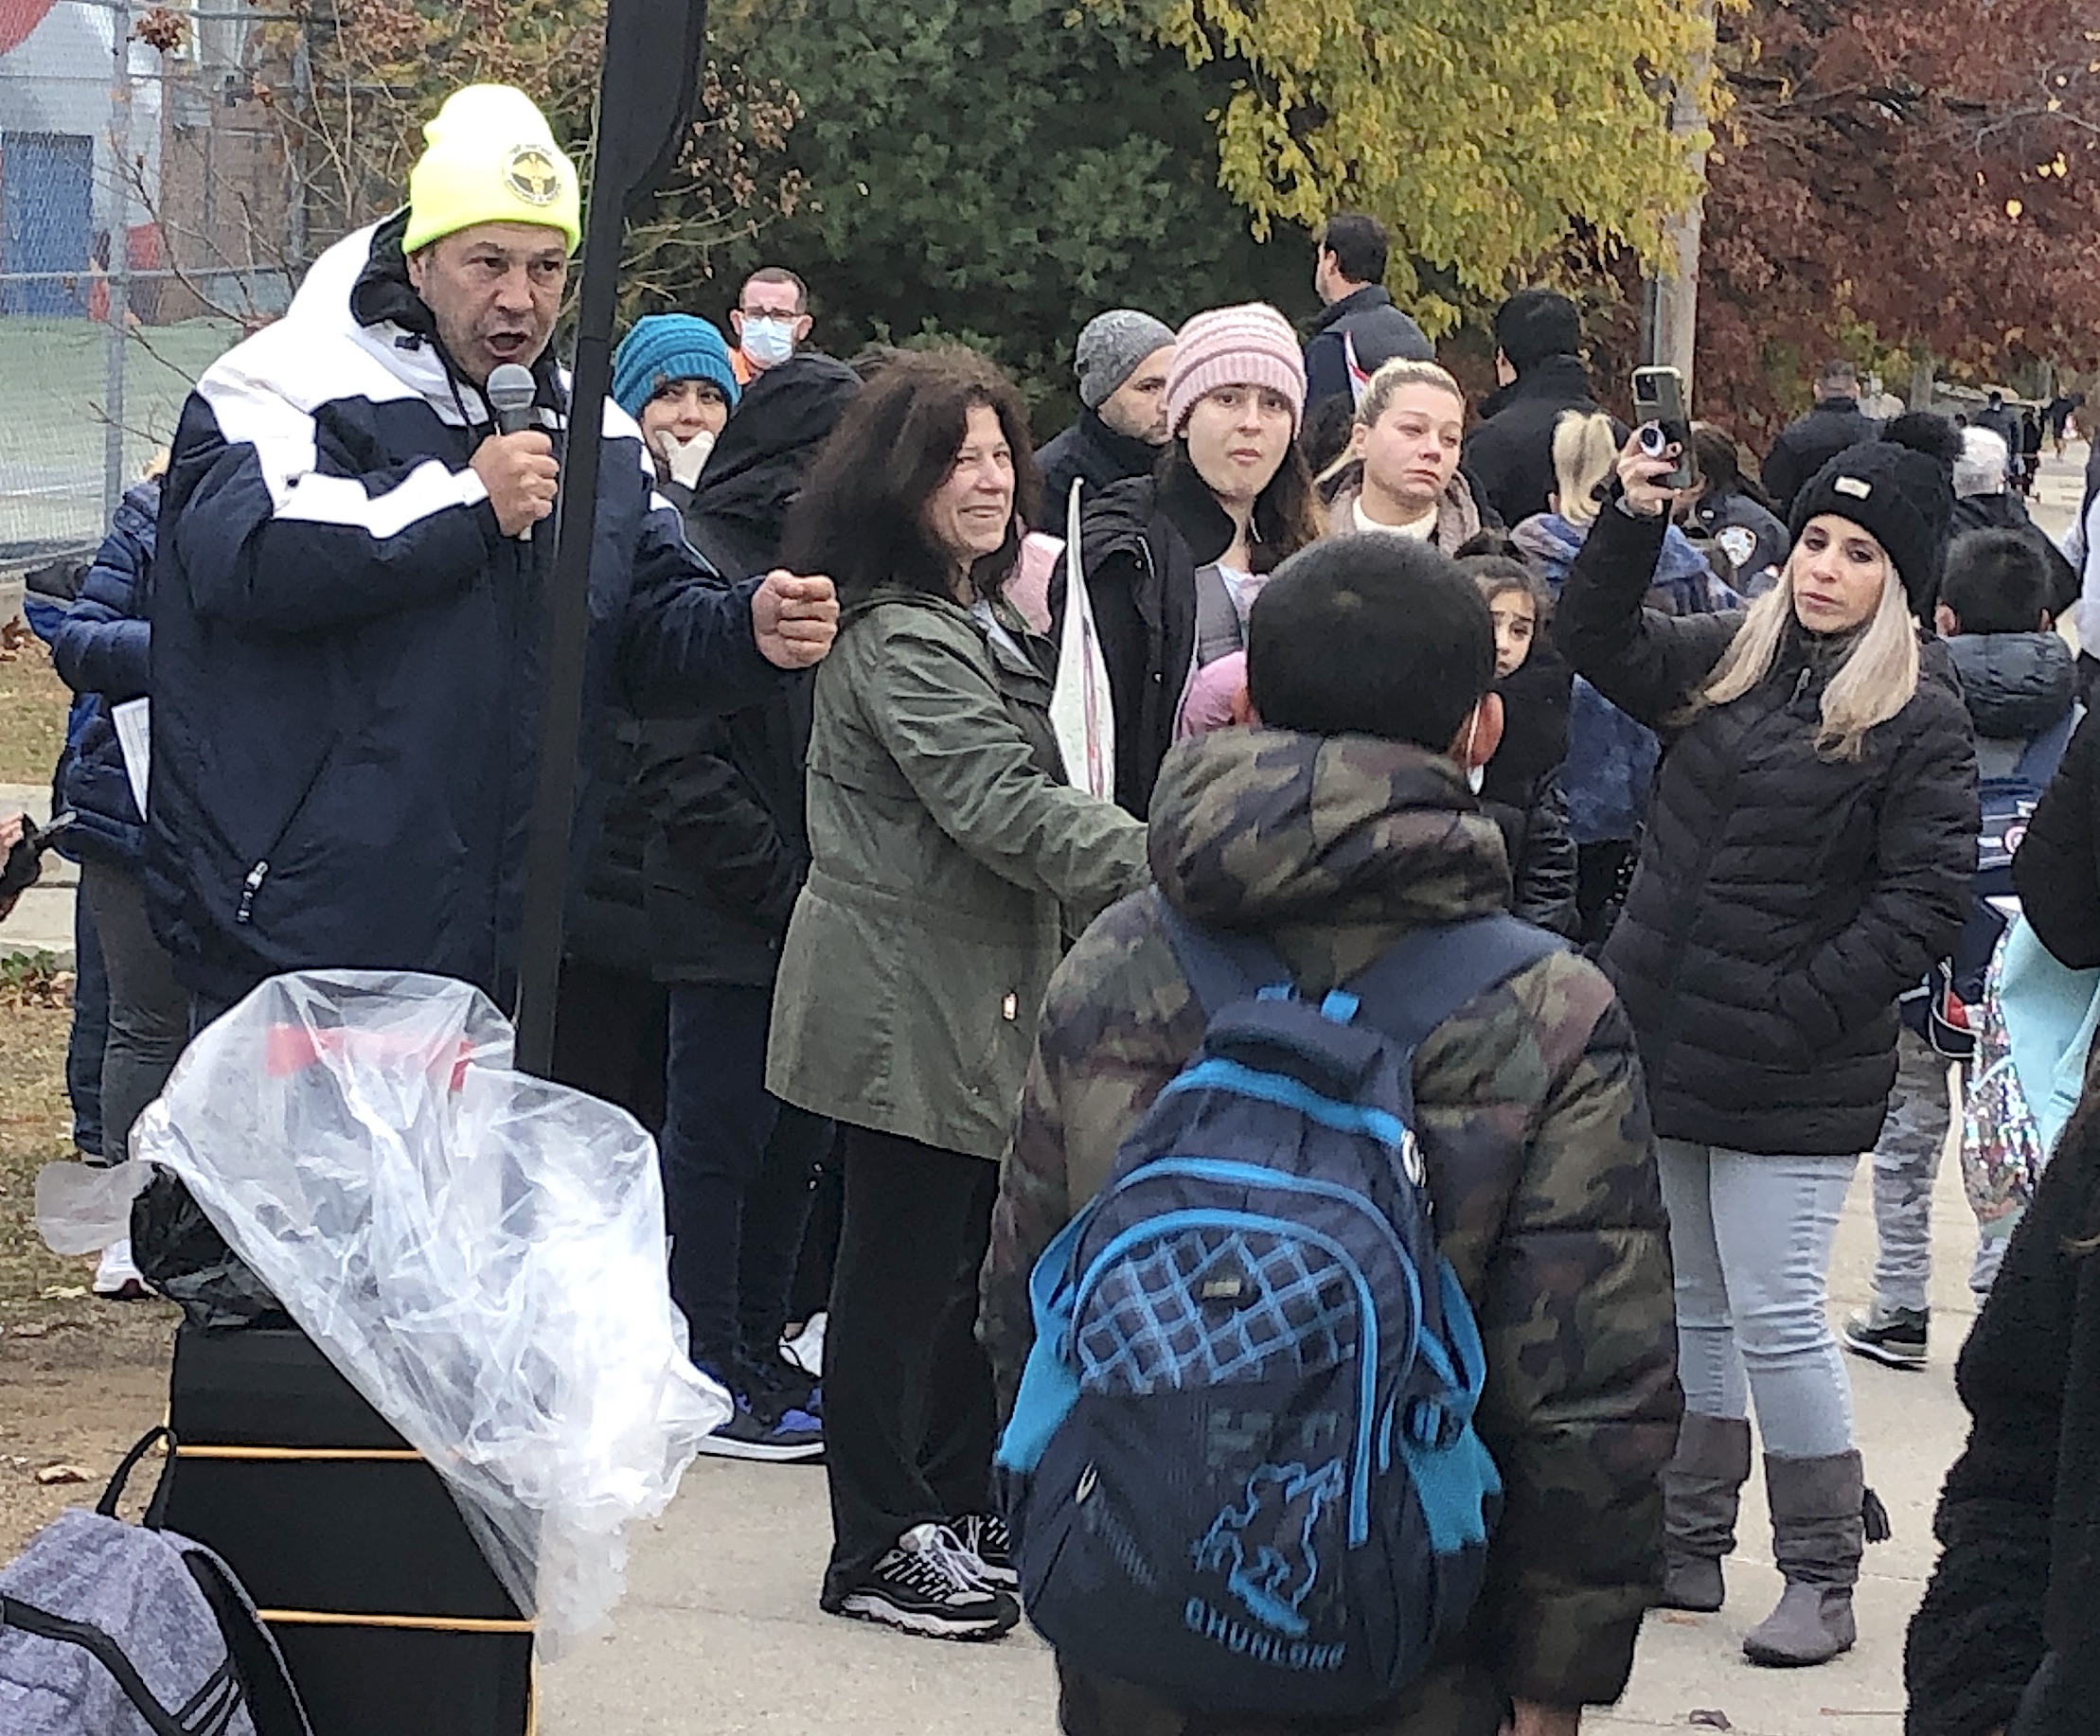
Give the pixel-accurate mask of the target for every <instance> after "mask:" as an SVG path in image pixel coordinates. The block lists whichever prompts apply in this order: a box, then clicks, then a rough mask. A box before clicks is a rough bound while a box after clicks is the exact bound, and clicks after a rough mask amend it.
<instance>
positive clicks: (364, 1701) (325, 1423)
mask: <svg viewBox="0 0 2100 1736" xmlns="http://www.w3.org/2000/svg"><path fill="white" fill-rule="evenodd" d="M169 1425H170V1426H171V1427H172V1428H173V1430H174V1433H175V1439H176V1442H177V1446H176V1451H175V1458H174V1461H173V1462H172V1463H171V1464H170V1465H169V1467H168V1475H167V1479H166V1481H165V1482H164V1484H163V1487H162V1494H161V1497H160V1502H161V1511H160V1513H159V1515H158V1517H159V1519H160V1522H161V1523H162V1524H164V1525H165V1526H166V1527H167V1528H168V1529H169V1530H170V1531H174V1532H181V1533H182V1534H183V1535H185V1536H187V1537H194V1538H195V1539H196V1540H197V1541H198V1542H200V1543H203V1544H206V1545H208V1546H209V1547H210V1548H212V1549H213V1550H217V1551H218V1552H219V1553H220V1554H221V1555H222V1556H223V1557H225V1559H226V1561H227V1563H228V1564H229V1565H230V1566H231V1567H232V1568H233V1569H234V1571H235V1572H236V1573H237V1574H238V1575H239V1576H240V1582H241V1584H242V1585H244V1586H246V1587H247V1591H248V1595H249V1596H250V1597H251V1598H253V1599H254V1600H255V1603H256V1606H257V1608H258V1609H259V1610H260V1611H261V1612H262V1618H263V1620H264V1621H266V1622H268V1623H269V1626H270V1631H271V1632H272V1633H273V1634H274V1635H275V1636H276V1641H277V1644H278V1646H279V1647H280V1648H281V1649H282V1650H283V1653H284V1657H285V1662H286V1664H287V1665H288V1666H289V1667H290V1669H291V1672H292V1679H293V1680H294V1682H295V1683H296V1684H297V1685H298V1689H299V1692H300V1695H301V1697H302V1698H303V1699H304V1700H305V1702H306V1708H307V1714H308V1716H309V1717H310V1718H311V1721H312V1724H313V1731H314V1736H526V1733H527V1732H529V1731H530V1729H531V1727H532V1626H531V1623H530V1622H529V1621H526V1620H525V1619H524V1618H523V1617H522V1616H521V1615H520V1613H519V1611H518V1607H517V1605H516V1603H513V1602H512V1600H511V1598H510V1596H509V1594H508V1593H507V1592H506V1591H505V1590H504V1588H503V1586H502V1585H501V1584H499V1583H498V1581H497V1579H496V1576H495V1574H494V1573H493V1572H492V1571H491V1570H490V1569H489V1564H488V1562H487V1560H486V1559H485V1558H484V1556H483V1555H482V1552H481V1548H480V1546H479V1545H478V1544H477V1543H476V1542H475V1541H474V1538H473V1535H472V1532H469V1531H468V1529H467V1524H466V1521H465V1520H464V1519H463V1518H462V1517H461V1516H460V1514H459V1509H458V1508H457V1507H456V1506H455V1505H454V1502H453V1498H452V1497H451V1495H450V1494H449V1493H448V1492H447V1490H446V1488H445V1485H444V1482H443V1481H442V1479H440V1478H439V1477H438V1475H437V1473H436V1471H435V1470H433V1469H432V1468H431V1466H430V1465H429V1463H427V1462H426V1461H424V1460H423V1459H422V1458H420V1457H419V1456H418V1454H417V1453H416V1452H415V1450H414V1449H413V1448H411V1447H410V1446H409V1444H408V1443H407V1442H406V1441H404V1440H402V1439H401V1437H400V1435H399V1434H397V1433H396V1432H395V1431H394V1430H393V1428H392V1427H390V1426H388V1425H387V1423H386V1421H385V1419H384V1418H383V1417H382V1416H381V1415H380V1414H379V1412H378V1411H376V1410H374V1409H373V1408H372V1407H371V1406H370V1405H368V1404H366V1403H365V1400H364V1398H363V1397H361V1396H360V1395H359V1393H358V1392H357V1391H356V1389H355V1388H353V1387H352V1386H351V1385H350V1384H349V1382H348V1381H347V1380H345V1379H344V1378H343V1376H342V1375H341V1374H339V1373H336V1371H335V1368H334V1366H333V1365H332V1364H331V1363H329V1359H328V1358H327V1357H326V1356H325V1355H322V1354H321V1352H320V1350H319V1349H318V1348H317V1347H316V1346H315V1345H314V1343H313V1342H312V1340H311V1339H310V1338H308V1337H306V1336H305V1334H303V1333H300V1332H295V1331H270V1330H255V1329H248V1330H237V1331H229V1332H205V1331H201V1330H199V1329H197V1328H195V1327H193V1326H189V1325H187V1324H186V1325H185V1326H183V1327H182V1328H181V1330H180V1331H179V1332H178V1333H177V1334H176V1337H175V1360H174V1372H173V1374H172V1377H171V1380H170V1386H169Z"/></svg>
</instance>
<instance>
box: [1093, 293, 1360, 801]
mask: <svg viewBox="0 0 2100 1736" xmlns="http://www.w3.org/2000/svg"><path fill="white" fill-rule="evenodd" d="M1174 345H1175V347H1174V365H1173V367H1172V369H1171V370H1170V371H1169V372H1168V374H1167V377H1166V421H1167V426H1168V427H1169V428H1170V429H1172V430H1173V436H1174V437H1173V438H1172V439H1171V440H1170V441H1169V442H1168V443H1167V447H1166V452H1165V454H1164V455H1163V456H1162V457H1161V459H1160V463H1159V468H1158V469H1157V470H1155V471H1154V473H1153V474H1152V475H1151V476H1148V477H1141V478H1139V479H1137V480H1136V481H1133V482H1127V483H1120V484H1118V485H1116V486H1115V487H1112V488H1110V489H1107V490H1106V491H1104V492H1103V493H1101V494H1100V495H1098V496H1096V497H1095V498H1094V504H1093V505H1091V506H1090V507H1088V509H1087V511H1086V513H1085V517H1084V519H1083V521H1082V523H1081V528H1080V562H1081V565H1082V567H1083V568H1084V570H1085V573H1086V579H1087V593H1088V595H1089V597H1090V599H1091V600H1092V603H1093V606H1094V621H1095V625H1096V629H1097V631H1098V633H1099V635H1100V642H1101V649H1102V653H1103V657H1104V659H1105V661H1106V663H1107V664H1108V674H1109V687H1110V691H1111V693H1112V695H1113V697H1114V700H1115V758H1116V788H1115V794H1116V800H1117V801H1118V802H1120V803H1121V804H1122V805H1123V806H1125V807H1126V808H1128V809H1130V812H1132V813H1134V814H1138V815H1140V816H1142V815H1143V814H1144V813H1145V811H1146V809H1147V807H1148V806H1149V804H1150V801H1151V794H1152V785H1153V783H1154V782H1155V781H1156V780H1157V778H1158V776H1159V768H1160V761H1161V760H1162V759H1164V758H1165V757H1166V750H1167V748H1168V747H1169V746H1170V745H1171V743H1172V741H1173V739H1174V736H1175V734H1176V729H1177V725H1178V723H1179V722H1180V720H1181V717H1182V714H1183V707H1184V703H1185V701H1186V700H1187V697H1188V695H1189V693H1190V691H1191V690H1192V687H1193V684H1194V681H1195V677H1196V675H1197V673H1198V672H1199V671H1200V670H1201V669H1202V668H1203V667H1204V666H1205V665H1207V664H1212V663H1215V662H1216V661H1217V660H1218V659H1219V658H1220V657H1223V656H1226V655H1229V654H1230V653H1231V652H1234V651H1237V650H1239V649H1241V648H1242V647H1244V646H1245V644H1246V622H1247V611H1248V610H1249V609H1251V608H1252V607H1253V606H1254V600H1255V596H1256V594H1258V593H1259V592H1260V590H1261V586H1262V584H1263V582H1264V581H1265V580H1266V579H1267V577H1268V576H1269V575H1270V574H1271V573H1272V572H1274V571H1275V569H1276V568H1277V567H1278V566H1280V565H1281V564H1282V563H1283V562H1284V561H1285V560H1287V559H1289V558H1290V557H1291V556H1292V555H1294V554H1296V553H1297V552H1298V551H1299V550H1300V549H1301V548H1303V547H1305V546H1306V544H1307V543H1308V542H1311V541H1313V540H1315V539H1316V538H1318V536H1319V535H1320V532H1321V528H1322V525H1321V521H1320V509H1319V504H1318V501H1317V499H1316V498H1315V496H1314V493H1313V487H1312V475H1311V472H1310V471H1309V470H1308V469H1307V468H1306V462H1305V459H1304V457H1303V455H1302V454H1301V453H1300V452H1299V451H1298V444H1297V434H1298V427H1299V423H1300V421H1301V420H1302V419H1303V417H1304V416H1305V407H1306V372H1305V360H1304V356H1303V353H1302V352H1301V350H1300V349H1299V346H1298V337H1297V333H1296V332H1294V331H1293V330H1292V329H1291V328H1290V322H1289V321H1288V320H1286V319H1285V318H1284V316H1283V315H1282V314H1280V313H1278V312H1277V311H1276V310H1275V309H1273V308H1272V307H1268V306H1266V305H1265V304H1263V303H1260V302H1250V303H1248V304H1246V305H1244V306H1241V307H1233V308H1213V309H1212V310H1209V311H1208V312H1205V313H1199V314H1197V315H1196V316H1195V318H1193V319H1191V320H1190V321H1189V322H1188V323H1187V324H1186V325H1185V326H1183V328H1181V331H1180V332H1179V333H1178V334H1177V336H1176V337H1175V340H1174Z"/></svg>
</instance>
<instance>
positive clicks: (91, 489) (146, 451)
mask: <svg viewBox="0 0 2100 1736" xmlns="http://www.w3.org/2000/svg"><path fill="white" fill-rule="evenodd" d="M108 336H109V329H108V328H107V327H105V326H100V325H98V324H96V323H94V322H93V321H91V320H66V319H15V318H6V319H0V380H4V381H7V414H6V415H5V416H0V558H7V556H8V555H9V552H10V551H11V552H12V553H13V554H14V555H15V556H16V557H17V558H21V557H23V556H26V555H28V554H31V553H33V552H35V551H36V550H37V549H39V548H41V547H44V546H47V545H63V546H70V547H75V548H92V547H93V546H94V545H95V544H96V543H97V542H98V541H99V540H101V536H102V531H103V523H102V464H103V449H104V443H105V431H106V429H107V427H108V424H109V417H108V416H107V414H106V411H107V408H108V388H107V377H106V358H107V352H106V345H107V340H108ZM239 336H240V331H239V328H237V327H235V326H233V325H231V324H230V323H228V322H225V321H222V320H191V321H187V322H185V323H184V324H182V325H179V326H148V327H142V328H138V329H136V330H134V331H133V332H130V333H128V334H127V335H126V338H125V343H124V410H123V416H122V418H121V419H122V423H123V427H124V430H125V437H124V477H125V480H126V482H127V483H129V482H130V481H131V480H132V479H133V478H135V477H136V476H137V475H138V473H139V472H140V471H141V470H142V469H144V468H145V465H146V462H147V460H148V459H149V458H151V456H152V454H153V452H154V451H155V449H157V448H158V447H161V446H164V445H166V444H167V442H168V440H169V437H170V436H171V435H172V434H174V432H175V418H176V417H177V416H179V415H180V414H181V413H182V405H183V399H184V398H185V397H186V396H187V394H188V391H189V388H190V385H191V382H192V381H195V380H196V378H197V376H198V375H199V374H201V373H202V372H204V370H205V367H207V366H208V365H209V364H210V363H212V362H213V361H214V360H215V359H217V358H218V357H219V356H220V355H222V353H224V351H225V350H226V349H227V348H228V347H229V346H230V345H232V344H233V343H234V342H235V340H236V339H237V338H238V337H239Z"/></svg>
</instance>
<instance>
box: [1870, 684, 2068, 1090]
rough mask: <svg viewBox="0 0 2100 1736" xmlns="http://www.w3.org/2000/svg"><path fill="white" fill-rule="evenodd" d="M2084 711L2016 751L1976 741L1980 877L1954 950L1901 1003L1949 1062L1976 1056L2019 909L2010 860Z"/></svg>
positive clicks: (1908, 1017)
mask: <svg viewBox="0 0 2100 1736" xmlns="http://www.w3.org/2000/svg"><path fill="white" fill-rule="evenodd" d="M2083 716H2084V713H2083V712H2082V711H2081V710H2080V709H2079V708H2078V707H2077V706H2075V705H2073V707H2072V708H2071V709H2070V710H2069V711H2067V712H2066V713H2065V714H2064V715H2063V717H2062V718H2061V719H2060V720H2059V721H2058V722H2056V724H2054V725H2052V726H2051V727H2050V728H2048V729H2046V730H2043V731H2042V732H2041V734H2040V735H2036V736H2035V737H2034V738H2033V739H2031V740H2030V741H2028V742H2027V744H2026V745H2025V746H2024V747H2023V748H2021V749H2020V752H2019V753H2018V754H2017V755H2015V754H2013V753H2012V752H2011V749H2010V747H2009V745H2001V744H1997V743H1992V742H1988V741H1979V742H1978V743H1977V760H1978V765H1977V771H1978V772H1979V776H1978V777H1977V780H1976V794H1977V798H1978V803H1979V806H1980V807H1981V809H1982V813H1983V824H1982V825H1981V826H1980V827H1979V828H1978V831H1977V834H1976V877H1975V879H1974V880H1973V881H1972V882H1971V883H1970V895H1969V906H1968V916H1967V920H1966V921H1965V922H1964V923H1963V925H1962V935H1961V938H1960V939H1959V940H1958V941H1956V942H1955V943H1954V951H1953V953H1952V955H1951V956H1950V957H1949V958H1945V959H1942V960H1941V961H1940V962H1939V963H1938V964H1937V965H1933V966H1932V971H1931V975H1930V976H1928V977H1927V978H1926V980H1925V982H1924V983H1923V984H1922V985H1921V986H1920V987H1918V988H1914V989H1913V990H1912V991H1911V992H1910V993H1909V994H1908V995H1906V996H1905V997H1904V998H1903V1003H1902V1006H1903V1014H1904V1017H1905V1019H1906V1020H1907V1021H1908V1023H1909V1024H1910V1027H1911V1029H1912V1030H1913V1031H1914V1032H1916V1033H1917V1035H1918V1036H1922V1037H1924V1038H1925V1040H1926V1041H1927V1042H1929V1043H1931V1045H1932V1048H1933V1049H1934V1050H1935V1051H1936V1052H1937V1053H1938V1054H1941V1055H1944V1056H1945V1057H1946V1058H1947V1059H1949V1060H1950V1061H1967V1060H1969V1059H1971V1058H1972V1057H1973V1056H1974V1054H1975V1053H1976V1025H1977V1022H1978V1019H1979V1018H1980V1016H1981V1008H1982V1006H1983V1002H1984V975H1985V973H1986V972H1987V971H1988V970H1989V969H1990V962H1991V955H1992V954H1993V953H1995V952H1996V951H1997V950H1998V943H1999V942H2000V941H2002V939H2004V937H2005V930H2006V929H2007V927H2008V926H2009V925H2010V924H2011V921H2012V918H2013V917H2014V916H2015V915H2017V914H2018V913H2019V912H2020V898H2019V895H2018V894H2017V893H2016V892H2015V891H2014V889H2013V857H2014V856H2015V855H2016V854H2017V853H2018V852H2019V849H2020V842H2021V841H2022V840H2023V839H2024V838H2025V837H2026V836H2027V823H2028V822H2029V821H2030V820H2032V819H2033V818H2034V816H2035V808H2036V806H2037V805H2038V803H2039V802H2040V801H2041V792H2042V791H2043V790H2044V789H2046V788H2049V780H2050V779H2051V778H2053V777H2055V776H2056V768H2057V766H2058V765H2059V764H2061V763H2062V760H2063V756H2064V751H2065V750H2066V749H2067V748H2069V747H2070V746H2071V736H2072V732H2073V730H2074V729H2075V728H2076V727H2077V724H2078V720H2079V718H2080V717H2083ZM1994 751H1995V759H1996V764H1995V766H1994V765H1993V756H1994ZM2008 760H2009V763H2008Z"/></svg>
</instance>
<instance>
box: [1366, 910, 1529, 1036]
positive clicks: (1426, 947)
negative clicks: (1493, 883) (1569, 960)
mask: <svg viewBox="0 0 2100 1736" xmlns="http://www.w3.org/2000/svg"><path fill="white" fill-rule="evenodd" d="M1567 949H1568V943H1567V942H1566V941H1564V940H1562V939H1561V938H1560V937H1559V936H1558V935H1557V934H1549V933H1548V932H1547V931H1546V930H1544V929H1539V928H1535V927H1533V926H1532V925H1531V924H1530V923H1528V922H1521V921H1519V920H1518V919H1517V918H1516V917H1514V916H1510V915H1505V914H1504V913H1502V912H1496V913H1495V914H1492V915H1487V916H1470V917H1467V918H1464V919H1463V920H1461V921H1458V922H1447V923H1438V924H1436V925H1435V926H1434V927H1433V928H1426V929H1417V930H1415V932H1414V933H1412V934H1410V935H1408V936H1407V937H1406V938H1405V939H1403V940H1401V941H1399V942H1398V943H1397V945H1395V946H1394V947H1392V948H1390V949H1389V950H1387V951H1386V952H1384V953H1382V954H1381V955H1380V956H1379V958H1377V959H1376V960H1374V961H1373V962H1372V963H1371V964H1370V965H1368V966H1366V967H1365V968H1364V969H1363V970H1362V971H1361V972H1359V973H1358V975H1357V976H1356V977H1355V978H1353V979H1352V980H1351V981H1350V983H1349V984H1348V989H1349V992H1350V993H1351V994H1353V995H1355V996H1356V998H1357V1000H1358V1001H1359V1002H1360V1003H1361V1007H1362V1017H1363V1018H1364V1019H1365V1020H1366V1021H1367V1022H1369V1023H1370V1024H1372V1025H1374V1026H1376V1027H1377V1028H1378V1029H1379V1030H1380V1031H1382V1032H1384V1033H1385V1035H1386V1036H1389V1037H1390V1038H1392V1040H1393V1041H1394V1042H1395V1043H1397V1045H1398V1046H1399V1047H1400V1048H1401V1049H1402V1050H1404V1051H1405V1052H1406V1053H1407V1054H1410V1055H1412V1054H1414V1053H1415V1050H1417V1049H1419V1048H1420V1047H1421V1046H1422V1042H1423V1040H1424V1039H1425V1038H1426V1037H1427V1036H1429V1034H1430V1033H1431V1032H1432V1031H1433V1030H1435V1029H1436V1027H1437V1026H1438V1025H1440V1024H1442V1023H1443V1022H1444V1021H1445V1020H1446V1019H1449V1018H1450V1017H1451V1015H1452V1014H1454V1013H1456V1012H1457V1011H1458V1010H1459V1008H1461V1007H1463V1006H1464V1005H1465V1004H1466V1003H1467V1002H1468V1001H1471V1000H1472V999H1473V998H1474V997H1475V996H1477V995H1481V994H1484V993H1486V991H1487V990H1488V989H1490V988H1493V987H1494V986H1495V985H1496V984H1497V983H1504V982H1506V981H1507V980H1508V979H1509V978H1511V977H1513V976H1515V975H1516V974H1517V973H1518V972H1519V971H1520V970H1522V969H1525V968H1526V967H1527V966H1529V965H1536V964H1537V963H1538V962H1539V960H1540V959H1542V958H1546V957H1548V956H1549V955H1551V954H1553V953H1556V952H1564V951H1566V950H1567Z"/></svg>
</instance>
